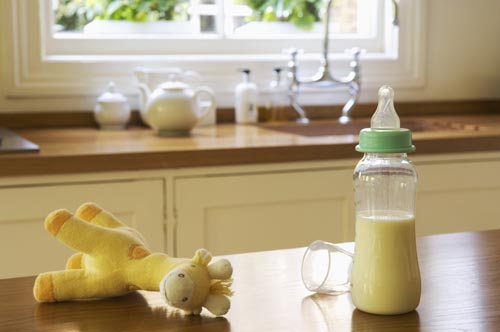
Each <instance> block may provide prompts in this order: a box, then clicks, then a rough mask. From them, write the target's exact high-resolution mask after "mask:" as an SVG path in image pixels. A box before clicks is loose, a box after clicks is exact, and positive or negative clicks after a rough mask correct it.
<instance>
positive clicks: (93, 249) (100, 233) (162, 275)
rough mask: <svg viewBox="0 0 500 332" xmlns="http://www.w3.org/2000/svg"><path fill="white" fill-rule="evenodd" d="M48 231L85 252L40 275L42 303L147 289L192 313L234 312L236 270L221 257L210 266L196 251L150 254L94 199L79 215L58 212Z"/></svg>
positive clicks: (202, 251) (38, 289) (38, 297)
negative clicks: (232, 298) (188, 256)
mask: <svg viewBox="0 0 500 332" xmlns="http://www.w3.org/2000/svg"><path fill="white" fill-rule="evenodd" d="M45 229H46V230H47V231H48V232H49V233H50V234H52V235H53V236H54V237H56V238H57V239H58V240H59V241H61V242H63V243H65V244H66V245H67V246H69V247H71V248H73V249H75V250H77V251H80V252H79V253H76V254H74V255H73V256H71V257H70V258H69V259H68V261H67V264H66V270H63V271H54V272H47V273H42V274H40V275H39V276H38V277H37V278H36V280H35V285H34V289H33V293H34V296H35V299H36V300H37V301H39V302H59V301H68V300H76V299H91V298H104V297H111V296H117V295H122V294H125V293H128V292H130V291H134V290H138V289H143V290H149V291H158V290H159V291H160V292H161V294H162V296H163V298H164V299H165V301H166V302H167V303H168V304H169V305H171V306H173V307H176V308H179V309H182V310H184V311H185V312H186V313H188V314H199V313H200V312H201V310H202V307H205V308H206V309H208V310H209V311H210V312H212V313H213V314H215V315H224V314H225V313H227V311H228V310H229V306H230V302H229V298H228V296H231V295H232V291H231V289H230V286H231V281H232V280H231V279H230V278H231V275H232V272H233V269H232V267H231V263H229V261H228V260H226V259H221V260H219V261H217V262H216V263H213V264H210V265H209V262H210V260H211V259H212V256H211V255H210V253H209V252H208V251H207V250H205V249H199V250H197V251H196V253H195V255H194V257H193V258H192V259H183V258H173V257H170V256H168V255H166V254H164V253H151V252H150V251H149V250H148V249H147V247H146V245H145V241H144V239H143V238H142V236H141V234H140V233H139V232H138V231H137V230H135V229H133V228H130V227H127V226H126V225H125V224H123V223H122V222H121V221H120V220H118V219H117V218H115V217H114V216H113V215H112V214H111V213H109V212H107V211H105V210H103V209H101V208H100V207H98V206H97V205H95V204H93V203H85V204H83V205H82V206H80V207H79V208H78V210H77V212H76V215H73V214H71V213H70V212H69V211H67V210H56V211H54V212H52V213H50V214H49V215H48V216H47V218H46V219H45Z"/></svg>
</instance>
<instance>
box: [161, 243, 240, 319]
mask: <svg viewBox="0 0 500 332" xmlns="http://www.w3.org/2000/svg"><path fill="white" fill-rule="evenodd" d="M211 259H212V256H211V255H210V253H209V252H208V251H207V250H205V249H200V250H198V251H197V252H196V254H195V256H194V257H193V259H192V260H191V261H187V262H183V263H181V264H179V265H178V266H176V267H175V268H174V269H173V270H171V271H170V272H169V273H167V274H166V275H165V277H164V278H163V279H162V280H161V282H160V293H161V294H162V296H163V299H164V300H165V301H166V302H167V303H168V304H169V305H171V306H174V307H177V308H181V309H183V310H185V311H188V312H189V311H191V312H192V313H193V314H199V313H200V312H201V309H202V307H205V308H206V309H207V310H208V311H210V312H211V313H213V314H215V315H224V314H225V313H227V311H228V310H229V306H230V302H229V298H228V296H231V295H232V292H231V290H230V288H229V286H230V282H231V280H230V278H231V275H232V273H233V269H232V267H231V263H229V261H228V260H227V259H221V260H219V261H217V262H216V263H213V264H210V265H209V264H208V263H210V260H211Z"/></svg>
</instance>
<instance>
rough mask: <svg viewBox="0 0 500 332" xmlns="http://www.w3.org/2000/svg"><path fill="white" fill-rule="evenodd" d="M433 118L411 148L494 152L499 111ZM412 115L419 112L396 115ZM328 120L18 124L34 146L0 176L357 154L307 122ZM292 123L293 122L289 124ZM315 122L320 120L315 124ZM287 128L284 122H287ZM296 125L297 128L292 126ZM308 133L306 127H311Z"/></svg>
mask: <svg viewBox="0 0 500 332" xmlns="http://www.w3.org/2000/svg"><path fill="white" fill-rule="evenodd" d="M422 119H423V120H425V121H427V122H429V121H430V123H431V124H432V123H438V124H443V123H444V124H445V125H437V126H434V125H431V127H432V129H431V130H426V129H425V128H423V129H421V130H417V131H415V132H414V134H413V137H414V142H415V145H416V146H417V154H431V153H450V152H470V151H496V150H499V149H500V115H496V114H493V115H492V114H490V115H476V116H432V117H426V118H422ZM405 121H419V118H417V117H413V118H402V126H404V124H405ZM318 123H319V124H320V125H321V127H322V128H323V129H324V127H325V124H331V125H332V128H333V127H335V126H340V125H339V124H337V123H336V122H335V121H331V120H324V121H318V122H316V123H314V122H313V123H312V124H311V125H309V126H310V128H313V129H311V130H308V132H307V133H306V134H307V135H308V136H304V135H297V134H293V133H290V132H285V131H280V130H279V127H280V126H282V127H290V126H291V125H290V123H281V124H280V123H278V124H270V125H268V124H264V125H259V126H257V125H234V124H222V125H218V126H215V127H206V128H195V129H194V130H193V131H192V135H191V136H189V137H159V136H157V135H155V133H154V132H153V131H152V130H151V129H147V128H143V127H133V128H130V129H128V130H124V131H101V130H98V129H96V128H68V129H20V130H17V132H18V133H19V134H21V135H22V136H23V137H25V138H27V139H29V140H31V141H32V142H34V143H36V144H38V145H39V146H40V152H38V153H17V154H5V155H0V176H13V175H40V174H65V173H81V172H106V171H127V170H148V169H165V168H178V167H199V166H221V165H241V164H256V163H278V162H294V161H317V160H331V159H341V158H358V157H359V153H357V152H356V151H355V150H354V147H355V145H356V144H357V140H358V135H357V131H355V132H354V131H353V132H352V133H349V134H345V133H342V134H332V135H329V134H328V133H326V134H325V133H324V132H322V133H320V134H321V135H322V136H314V130H316V129H314V128H316V127H315V126H317V124H318ZM292 126H293V125H292ZM318 128H319V127H318ZM288 129H290V128H288ZM294 130H296V129H294ZM311 133H312V134H311Z"/></svg>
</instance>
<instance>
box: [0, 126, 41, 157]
mask: <svg viewBox="0 0 500 332" xmlns="http://www.w3.org/2000/svg"><path fill="white" fill-rule="evenodd" d="M38 151H40V147H39V146H38V145H36V144H35V143H33V142H30V141H28V140H27V139H25V138H23V137H21V136H19V135H18V134H16V133H15V132H13V131H12V130H10V129H7V128H3V127H0V154H3V153H18V152H38Z"/></svg>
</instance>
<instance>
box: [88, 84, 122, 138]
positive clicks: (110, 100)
mask: <svg viewBox="0 0 500 332" xmlns="http://www.w3.org/2000/svg"><path fill="white" fill-rule="evenodd" d="M94 117H95V120H96V121H97V123H98V124H99V127H100V128H101V129H104V130H120V129H125V127H126V126H127V123H128V121H129V119H130V105H129V104H128V100H127V97H125V96H124V95H122V94H121V93H118V92H116V86H115V83H114V82H109V83H108V91H107V92H105V93H103V94H102V95H100V96H99V97H98V98H97V102H96V104H95V107H94Z"/></svg>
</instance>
